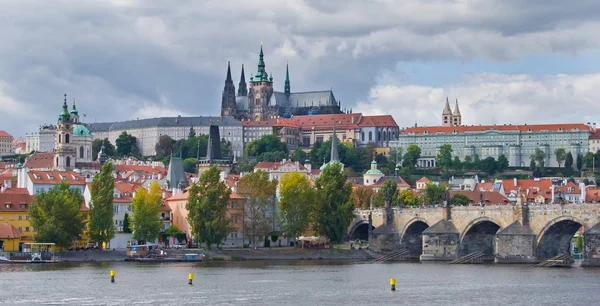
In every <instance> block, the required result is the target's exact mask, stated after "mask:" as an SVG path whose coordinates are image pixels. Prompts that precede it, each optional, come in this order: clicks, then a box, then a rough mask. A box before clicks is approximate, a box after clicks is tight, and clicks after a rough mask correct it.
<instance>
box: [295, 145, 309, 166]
mask: <svg viewBox="0 0 600 306" xmlns="http://www.w3.org/2000/svg"><path fill="white" fill-rule="evenodd" d="M307 158H308V154H307V153H306V152H304V151H303V150H302V148H301V147H299V146H298V147H296V148H295V149H294V153H293V154H292V158H291V159H292V160H293V161H295V162H300V163H304V161H305V160H306V159H307Z"/></svg>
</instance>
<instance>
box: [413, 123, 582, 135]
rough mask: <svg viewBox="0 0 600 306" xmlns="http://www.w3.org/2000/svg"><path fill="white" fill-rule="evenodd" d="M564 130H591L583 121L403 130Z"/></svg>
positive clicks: (421, 131)
mask: <svg viewBox="0 0 600 306" xmlns="http://www.w3.org/2000/svg"><path fill="white" fill-rule="evenodd" d="M560 129H562V130H564V131H571V130H575V129H577V130H580V131H590V127H589V126H587V125H585V124H583V123H566V124H531V125H528V124H524V125H513V124H505V125H472V126H467V125H461V126H419V127H410V128H407V129H405V130H404V131H403V134H411V133H412V134H424V133H427V134H437V133H445V134H452V133H454V131H456V133H467V132H483V131H492V130H495V131H515V132H516V131H520V132H529V131H531V132H541V131H559V130H560Z"/></svg>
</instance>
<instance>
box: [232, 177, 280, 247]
mask: <svg viewBox="0 0 600 306" xmlns="http://www.w3.org/2000/svg"><path fill="white" fill-rule="evenodd" d="M276 190H277V180H273V181H269V174H268V173H267V172H265V171H262V170H260V171H256V172H250V173H248V174H246V175H244V176H243V177H242V178H241V179H240V180H239V181H238V193H239V194H240V195H242V196H244V197H246V204H245V205H244V232H245V234H246V235H247V236H248V237H250V238H251V239H252V245H253V246H256V241H257V240H260V237H264V236H266V235H267V234H268V233H269V232H270V231H271V224H272V221H273V217H274V216H273V213H274V204H275V191H276Z"/></svg>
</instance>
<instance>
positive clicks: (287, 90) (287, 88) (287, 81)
mask: <svg viewBox="0 0 600 306" xmlns="http://www.w3.org/2000/svg"><path fill="white" fill-rule="evenodd" d="M283 92H284V93H285V95H286V96H287V97H288V98H289V97H290V94H291V88H290V70H289V69H288V64H285V87H284V89H283Z"/></svg>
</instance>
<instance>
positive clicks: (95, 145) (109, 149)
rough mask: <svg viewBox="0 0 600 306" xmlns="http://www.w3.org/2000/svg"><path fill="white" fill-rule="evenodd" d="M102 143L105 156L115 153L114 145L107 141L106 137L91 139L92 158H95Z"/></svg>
mask: <svg viewBox="0 0 600 306" xmlns="http://www.w3.org/2000/svg"><path fill="white" fill-rule="evenodd" d="M102 144H104V153H105V154H106V155H107V156H114V155H115V146H113V144H112V143H110V141H108V138H104V139H94V141H92V159H94V160H96V158H97V157H98V152H100V148H102Z"/></svg>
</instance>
